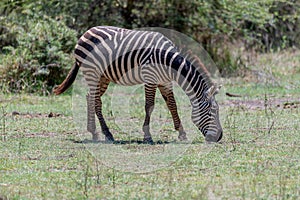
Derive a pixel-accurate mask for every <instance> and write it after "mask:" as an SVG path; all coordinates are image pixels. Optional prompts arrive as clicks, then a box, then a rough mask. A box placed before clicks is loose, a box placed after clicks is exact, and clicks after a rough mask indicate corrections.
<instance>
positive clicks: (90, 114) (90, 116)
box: [86, 93, 99, 141]
mask: <svg viewBox="0 0 300 200" xmlns="http://www.w3.org/2000/svg"><path fill="white" fill-rule="evenodd" d="M86 102H87V130H88V131H89V132H90V133H92V136H93V141H98V140H99V133H97V132H96V123H95V98H92V96H91V95H90V94H89V93H88V94H87V95H86Z"/></svg>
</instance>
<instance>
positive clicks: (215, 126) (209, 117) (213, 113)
mask: <svg viewBox="0 0 300 200" xmlns="http://www.w3.org/2000/svg"><path fill="white" fill-rule="evenodd" d="M220 88H221V85H220V86H216V85H213V86H211V87H210V88H209V89H208V90H207V91H206V92H205V93H204V100H203V101H201V102H200V103H199V104H197V106H193V111H192V120H193V122H194V123H195V125H196V126H197V127H198V128H199V130H200V131H201V132H202V134H203V135H204V136H205V140H206V141H208V142H218V141H220V140H221V139H222V136H223V130H222V127H221V123H220V119H219V105H218V103H217V101H216V99H215V95H216V94H218V92H219V90H220Z"/></svg>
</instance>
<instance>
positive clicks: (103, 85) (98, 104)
mask: <svg viewBox="0 0 300 200" xmlns="http://www.w3.org/2000/svg"><path fill="white" fill-rule="evenodd" d="M108 84H109V80H108V79H106V78H105V77H101V78H100V84H99V85H98V87H97V89H96V93H95V112H96V115H97V117H98V119H99V122H100V126H101V130H102V133H103V134H104V135H105V141H107V142H113V141H114V137H113V135H112V134H111V132H110V131H109V128H108V126H107V124H106V122H105V120H104V117H103V115H102V101H101V96H102V95H103V94H104V93H105V91H106V89H107V87H108Z"/></svg>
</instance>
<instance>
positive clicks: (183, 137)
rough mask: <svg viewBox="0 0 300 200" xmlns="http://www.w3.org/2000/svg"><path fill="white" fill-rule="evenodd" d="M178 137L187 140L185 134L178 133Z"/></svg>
mask: <svg viewBox="0 0 300 200" xmlns="http://www.w3.org/2000/svg"><path fill="white" fill-rule="evenodd" d="M178 139H179V140H180V141H184V140H187V137H186V135H185V134H182V135H179V136H178Z"/></svg>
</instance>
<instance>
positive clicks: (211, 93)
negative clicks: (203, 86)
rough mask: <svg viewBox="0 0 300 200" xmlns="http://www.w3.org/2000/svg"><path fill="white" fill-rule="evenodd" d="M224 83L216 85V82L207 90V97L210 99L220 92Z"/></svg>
mask: <svg viewBox="0 0 300 200" xmlns="http://www.w3.org/2000/svg"><path fill="white" fill-rule="evenodd" d="M221 87H222V85H218V86H216V85H215V84H214V85H212V86H211V87H210V88H208V90H207V91H206V92H205V95H206V98H207V99H210V98H211V97H212V96H214V95H216V94H218V93H219V91H220V89H221Z"/></svg>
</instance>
